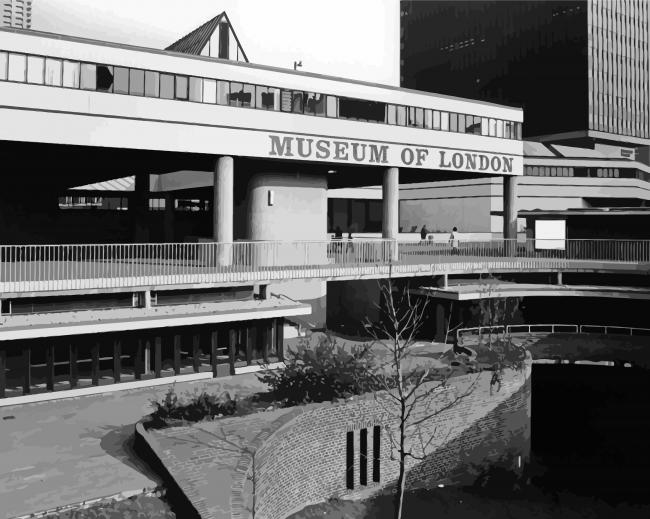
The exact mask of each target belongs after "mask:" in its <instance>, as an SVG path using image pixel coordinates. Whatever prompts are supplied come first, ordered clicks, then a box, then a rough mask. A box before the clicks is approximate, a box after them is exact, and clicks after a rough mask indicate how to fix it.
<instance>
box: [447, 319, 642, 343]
mask: <svg viewBox="0 0 650 519" xmlns="http://www.w3.org/2000/svg"><path fill="white" fill-rule="evenodd" d="M490 333H491V334H494V335H497V337H498V336H499V335H504V334H505V335H511V334H522V333H523V334H526V333H527V334H528V335H532V334H534V333H576V334H579V333H593V334H601V335H603V334H604V335H610V334H611V335H632V336H639V335H643V336H650V328H638V327H634V326H610V325H599V324H559V323H553V324H510V325H506V326H503V325H499V326H475V327H472V328H459V329H458V330H456V339H457V340H461V339H462V338H463V337H464V336H465V335H471V336H478V337H481V336H482V335H484V334H490Z"/></svg>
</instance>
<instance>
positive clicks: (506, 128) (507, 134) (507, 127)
mask: <svg viewBox="0 0 650 519" xmlns="http://www.w3.org/2000/svg"><path fill="white" fill-rule="evenodd" d="M511 124H512V123H511V122H510V121H503V136H504V137H505V138H506V139H511V138H512V137H511V131H510V127H511Z"/></svg>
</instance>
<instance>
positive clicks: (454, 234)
mask: <svg viewBox="0 0 650 519" xmlns="http://www.w3.org/2000/svg"><path fill="white" fill-rule="evenodd" d="M449 244H450V245H451V253H452V255H454V256H455V255H457V254H458V227H454V228H453V230H452V231H451V234H450V235H449Z"/></svg>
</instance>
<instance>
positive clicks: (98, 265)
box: [0, 239, 650, 294]
mask: <svg viewBox="0 0 650 519" xmlns="http://www.w3.org/2000/svg"><path fill="white" fill-rule="evenodd" d="M561 244H562V245H563V247H564V248H563V249H561V250H560V249H549V248H545V247H544V242H541V241H540V240H528V241H517V240H493V241H479V242H461V243H459V244H458V246H457V247H452V246H451V245H450V244H449V243H448V242H447V241H428V240H427V241H419V240H418V241H410V242H399V243H398V242H396V241H394V240H385V239H367V240H357V239H354V240H327V241H296V242H235V243H214V242H207V243H160V244H155V243H140V244H88V245H86V244H83V245H82V244H69V245H3V246H0V294H2V293H14V292H41V291H56V290H78V289H79V290H80V289H86V290H87V289H110V288H115V287H139V286H153V285H184V284H202V283H233V282H256V281H272V280H279V279H299V278H318V277H321V278H328V279H332V278H336V277H344V276H355V275H366V276H371V275H375V276H386V275H388V273H389V269H394V270H393V272H395V273H398V272H401V273H402V274H404V275H406V274H410V273H414V272H417V271H418V270H419V269H421V267H425V271H426V268H428V269H429V273H431V271H432V268H431V266H436V265H451V266H453V268H454V269H456V270H465V269H466V270H468V271H470V270H477V269H479V270H480V269H483V270H485V269H499V268H506V269H511V270H527V269H538V268H544V269H551V270H555V269H557V270H561V269H563V268H570V267H571V265H577V266H581V265H585V264H586V263H589V262H601V263H608V264H612V263H618V264H622V263H650V241H633V240H565V241H563V242H561ZM540 245H541V246H542V248H539V247H540ZM557 245H558V242H557V240H550V241H549V243H548V246H557ZM445 269H446V267H444V268H443V269H441V270H445Z"/></svg>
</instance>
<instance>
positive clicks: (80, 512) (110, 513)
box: [44, 495, 176, 519]
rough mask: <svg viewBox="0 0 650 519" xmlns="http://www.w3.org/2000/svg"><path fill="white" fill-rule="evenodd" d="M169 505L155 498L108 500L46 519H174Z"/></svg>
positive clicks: (57, 513)
mask: <svg viewBox="0 0 650 519" xmlns="http://www.w3.org/2000/svg"><path fill="white" fill-rule="evenodd" d="M175 517H176V514H174V512H172V511H171V510H170V508H169V505H168V504H167V503H165V502H164V501H163V500H161V499H160V498H158V497H155V496H145V495H140V496H134V497H130V498H128V499H124V500H120V501H117V500H108V501H103V502H99V503H96V504H94V505H91V506H89V507H87V508H82V507H79V508H72V509H69V510H66V511H62V512H55V513H51V514H47V515H46V516H45V518H44V519H129V518H131V519H174V518H175Z"/></svg>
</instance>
